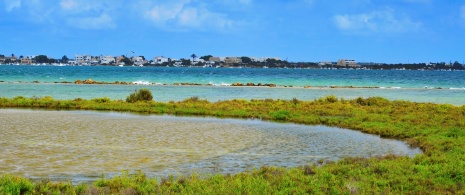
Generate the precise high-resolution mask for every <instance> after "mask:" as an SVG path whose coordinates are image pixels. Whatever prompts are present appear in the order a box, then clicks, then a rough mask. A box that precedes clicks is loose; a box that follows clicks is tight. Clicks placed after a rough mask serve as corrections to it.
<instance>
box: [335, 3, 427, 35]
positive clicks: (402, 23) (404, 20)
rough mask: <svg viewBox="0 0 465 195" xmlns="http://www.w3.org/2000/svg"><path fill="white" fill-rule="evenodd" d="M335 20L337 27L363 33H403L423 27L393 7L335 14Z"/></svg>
mask: <svg viewBox="0 0 465 195" xmlns="http://www.w3.org/2000/svg"><path fill="white" fill-rule="evenodd" d="M333 20H334V23H335V25H336V27H337V28H339V29H341V30H344V31H350V32H354V33H361V34H367V33H372V32H377V33H403V32H409V31H417V30H419V29H420V28H421V23H419V22H413V21H411V20H410V19H409V18H408V17H407V16H403V15H399V14H397V13H395V12H394V11H393V10H391V9H386V10H382V11H373V12H370V13H364V14H357V15H335V16H334V17H333Z"/></svg>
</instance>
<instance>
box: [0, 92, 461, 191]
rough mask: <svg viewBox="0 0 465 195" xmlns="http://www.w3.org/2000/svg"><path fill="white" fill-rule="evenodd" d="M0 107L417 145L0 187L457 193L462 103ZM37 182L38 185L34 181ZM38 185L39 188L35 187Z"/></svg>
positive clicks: (10, 102)
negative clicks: (259, 124)
mask: <svg viewBox="0 0 465 195" xmlns="http://www.w3.org/2000/svg"><path fill="white" fill-rule="evenodd" d="M0 107H27V108H46V109H76V110H111V111H131V112H143V113H153V114H173V115H204V116H216V117H231V118H255V119H258V118H260V119H263V120H271V121H286V122H294V123H301V124H310V125H316V124H321V125H328V126H337V127H341V128H349V129H354V130H359V131H362V132H366V133H371V134H377V135H380V136H382V137H390V138H397V139H402V140H405V141H407V142H408V143H409V144H411V145H413V146H418V147H420V148H421V149H422V150H423V152H424V153H423V154H422V155H417V156H415V157H413V158H410V157H403V156H394V155H387V156H380V157H374V158H357V157H348V158H344V159H342V160H339V161H336V162H322V165H308V166H303V167H296V168H290V169H285V168H278V167H262V168H260V169H255V170H251V171H245V172H242V173H239V174H236V175H219V174H214V175H211V176H208V177H206V178H205V177H199V176H198V175H192V176H184V177H168V178H162V179H161V180H160V181H158V180H156V179H151V178H147V177H146V176H145V175H144V174H143V173H139V174H137V175H128V174H122V176H117V177H114V178H112V179H100V180H98V181H96V182H95V183H93V184H92V185H85V184H82V185H78V186H72V185H70V184H68V183H56V184H53V183H52V184H50V183H51V182H48V183H44V182H42V183H40V182H39V183H38V182H32V181H31V180H29V179H25V178H21V177H16V176H11V175H4V176H2V177H1V178H0V194H21V193H24V194H47V193H50V194H53V193H58V194H60V193H62V194H66V193H68V192H70V193H71V192H73V193H76V194H95V193H97V194H124V193H126V194H131V193H135V192H136V193H138V194H464V193H465V106H461V107H458V106H452V105H448V104H433V103H415V102H409V101H389V100H387V99H384V98H381V97H372V98H357V99H354V100H344V99H337V98H336V97H334V96H328V97H322V98H320V99H317V100H314V101H303V100H297V99H293V100H279V99H278V100H272V99H265V100H250V101H249V100H237V99H235V100H227V101H218V102H209V101H207V100H200V99H199V98H195V97H193V98H189V99H186V100H184V101H179V102H175V101H170V102H166V103H163V102H155V101H138V102H134V103H128V102H124V101H120V100H110V101H107V100H106V99H105V101H101V100H98V101H95V99H94V100H84V99H75V100H54V99H53V98H51V97H44V98H25V97H15V98H0ZM37 186H39V187H37ZM39 191H40V192H39Z"/></svg>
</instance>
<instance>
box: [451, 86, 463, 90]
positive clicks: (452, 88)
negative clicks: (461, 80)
mask: <svg viewBox="0 0 465 195" xmlns="http://www.w3.org/2000/svg"><path fill="white" fill-rule="evenodd" d="M449 89H450V90H465V87H462V88H460V87H451V88H449Z"/></svg>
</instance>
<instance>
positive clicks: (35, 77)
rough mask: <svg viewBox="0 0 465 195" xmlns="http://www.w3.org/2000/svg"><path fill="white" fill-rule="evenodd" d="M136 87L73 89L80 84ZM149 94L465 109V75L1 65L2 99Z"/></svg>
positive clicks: (163, 97) (160, 98) (84, 86)
mask: <svg viewBox="0 0 465 195" xmlns="http://www.w3.org/2000/svg"><path fill="white" fill-rule="evenodd" d="M87 79H91V80H93V81H99V82H109V83H112V82H115V81H118V82H127V83H130V82H133V83H134V84H132V85H121V84H92V85H89V84H74V82H75V81H76V80H81V81H83V80H87ZM235 83H242V84H244V85H245V84H247V83H253V84H255V85H258V84H259V83H261V84H262V85H265V84H274V85H276V87H264V86H261V87H259V86H242V87H237V86H232V85H233V84H235ZM141 88H147V89H149V90H151V91H152V93H153V96H154V100H155V101H159V102H168V101H181V100H184V99H187V98H190V97H194V96H196V97H198V98H200V99H207V100H209V101H212V102H215V101H221V100H231V99H247V100H250V99H267V98H271V99H293V98H297V99H300V100H315V99H318V98H320V97H324V96H329V95H335V96H336V97H338V98H344V99H355V98H357V97H364V98H366V97H374V96H379V97H384V98H387V99H390V100H405V101H412V102H432V103H445V104H452V105H457V106H461V105H464V104H465V72H464V71H429V70H428V71H420V70H353V69H342V70H341V69H273V68H268V69H264V68H187V67H133V66H123V67H115V66H28V65H24V66H21V65H20V66H17V65H0V97H8V98H12V97H16V96H23V97H45V96H51V97H53V98H54V99H75V98H83V99H92V98H100V97H108V98H111V99H115V100H119V99H123V100H124V99H125V98H126V97H127V96H128V95H129V94H130V93H132V92H134V91H135V90H138V89H141Z"/></svg>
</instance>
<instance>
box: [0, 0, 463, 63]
mask: <svg viewBox="0 0 465 195" xmlns="http://www.w3.org/2000/svg"><path fill="white" fill-rule="evenodd" d="M0 54H4V55H11V54H15V55H16V56H20V55H23V56H27V55H47V56H48V57H52V58H61V57H62V56H64V55H66V56H68V57H69V58H74V57H73V56H74V54H79V55H82V54H88V55H113V56H117V55H127V56H133V55H136V56H145V57H146V58H147V59H152V58H154V57H155V56H166V57H171V58H177V59H179V58H190V56H191V55H192V54H196V55H197V56H199V57H200V56H204V55H213V56H221V57H225V56H249V57H279V58H281V59H283V60H288V61H290V62H302V61H305V62H320V61H325V62H327V61H332V62H334V61H337V60H338V59H354V60H356V61H357V62H385V63H428V62H446V63H449V62H450V61H452V62H454V61H459V62H460V63H463V62H464V61H465V0H203V1H201V0H0Z"/></svg>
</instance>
